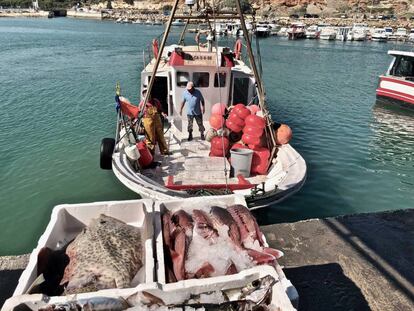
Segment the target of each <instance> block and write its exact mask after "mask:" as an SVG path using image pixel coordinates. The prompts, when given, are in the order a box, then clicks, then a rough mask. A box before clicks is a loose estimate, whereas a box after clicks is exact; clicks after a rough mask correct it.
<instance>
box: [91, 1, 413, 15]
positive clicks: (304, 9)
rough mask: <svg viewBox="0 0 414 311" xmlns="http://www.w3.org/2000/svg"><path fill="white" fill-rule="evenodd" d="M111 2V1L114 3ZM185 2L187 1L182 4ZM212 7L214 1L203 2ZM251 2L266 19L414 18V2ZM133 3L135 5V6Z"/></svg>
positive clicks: (126, 4) (124, 4) (120, 4)
mask: <svg viewBox="0 0 414 311" xmlns="http://www.w3.org/2000/svg"><path fill="white" fill-rule="evenodd" d="M110 1H111V0H110ZM173 2H174V1H171V0H112V1H111V4H112V7H113V8H132V7H133V8H136V9H141V10H143V9H150V10H153V9H155V10H162V9H163V8H165V7H166V6H169V5H171V4H173ZM182 2H184V1H182ZM204 2H209V3H212V2H213V1H212V0H199V3H200V4H201V5H202V4H203V3H204ZM242 2H250V3H251V4H252V5H253V7H255V8H256V9H257V11H258V12H259V13H260V14H265V15H270V16H271V15H278V16H280V15H289V14H301V15H303V14H304V13H310V14H319V15H321V16H324V17H332V16H339V15H341V14H347V15H348V16H352V15H355V14H366V15H378V14H387V15H389V14H394V15H398V16H405V15H409V16H411V15H413V14H414V0H250V1H247V0H244V1H243V0H242ZM132 3H133V4H132ZM215 4H216V5H217V4H220V5H221V6H232V5H234V0H224V1H219V0H215ZM106 6H107V2H106V1H103V2H102V3H100V4H99V7H101V8H104V7H105V8H106Z"/></svg>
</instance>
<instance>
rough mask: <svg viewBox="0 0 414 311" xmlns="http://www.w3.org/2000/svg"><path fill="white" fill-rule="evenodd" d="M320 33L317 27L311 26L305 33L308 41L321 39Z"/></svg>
mask: <svg viewBox="0 0 414 311" xmlns="http://www.w3.org/2000/svg"><path fill="white" fill-rule="evenodd" d="M320 33H321V31H320V30H319V29H318V26H317V25H312V26H309V27H308V28H307V29H306V32H305V35H306V39H319V35H320Z"/></svg>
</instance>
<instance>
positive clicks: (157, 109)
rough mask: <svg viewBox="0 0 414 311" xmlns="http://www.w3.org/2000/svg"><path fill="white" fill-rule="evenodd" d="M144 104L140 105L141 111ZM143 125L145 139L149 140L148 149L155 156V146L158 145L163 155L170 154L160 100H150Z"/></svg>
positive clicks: (145, 109)
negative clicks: (165, 136)
mask: <svg viewBox="0 0 414 311" xmlns="http://www.w3.org/2000/svg"><path fill="white" fill-rule="evenodd" d="M143 104H144V102H143V101H142V102H141V103H140V104H139V107H140V110H141V109H142V108H143V107H142V106H143ZM142 124H143V125H144V129H145V138H146V140H147V146H148V149H149V150H150V151H151V153H152V154H153V155H154V153H155V145H156V144H157V143H158V147H159V148H160V152H161V154H168V146H167V143H166V142H165V138H164V130H163V125H162V122H161V103H160V101H159V100H158V99H156V98H153V99H151V100H148V102H147V104H146V106H145V107H144V117H143V118H142Z"/></svg>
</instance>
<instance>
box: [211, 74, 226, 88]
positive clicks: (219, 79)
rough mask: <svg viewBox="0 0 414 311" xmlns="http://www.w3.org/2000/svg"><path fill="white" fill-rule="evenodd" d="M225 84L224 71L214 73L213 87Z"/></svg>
mask: <svg viewBox="0 0 414 311" xmlns="http://www.w3.org/2000/svg"><path fill="white" fill-rule="evenodd" d="M225 86H226V73H225V72H220V73H216V74H215V75H214V87H225Z"/></svg>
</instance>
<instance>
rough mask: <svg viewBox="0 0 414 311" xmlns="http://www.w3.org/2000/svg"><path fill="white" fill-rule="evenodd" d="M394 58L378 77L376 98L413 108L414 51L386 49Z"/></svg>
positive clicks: (383, 101) (380, 100)
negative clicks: (384, 71)
mask: <svg viewBox="0 0 414 311" xmlns="http://www.w3.org/2000/svg"><path fill="white" fill-rule="evenodd" d="M388 54H389V55H392V56H393V57H394V59H393V60H392V62H391V65H390V66H389V68H388V70H387V72H386V73H385V74H384V75H381V76H380V77H379V83H378V88H377V91H376V93H377V100H378V101H379V102H382V103H387V104H396V105H399V106H403V107H409V108H414V52H406V51H388Z"/></svg>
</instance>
